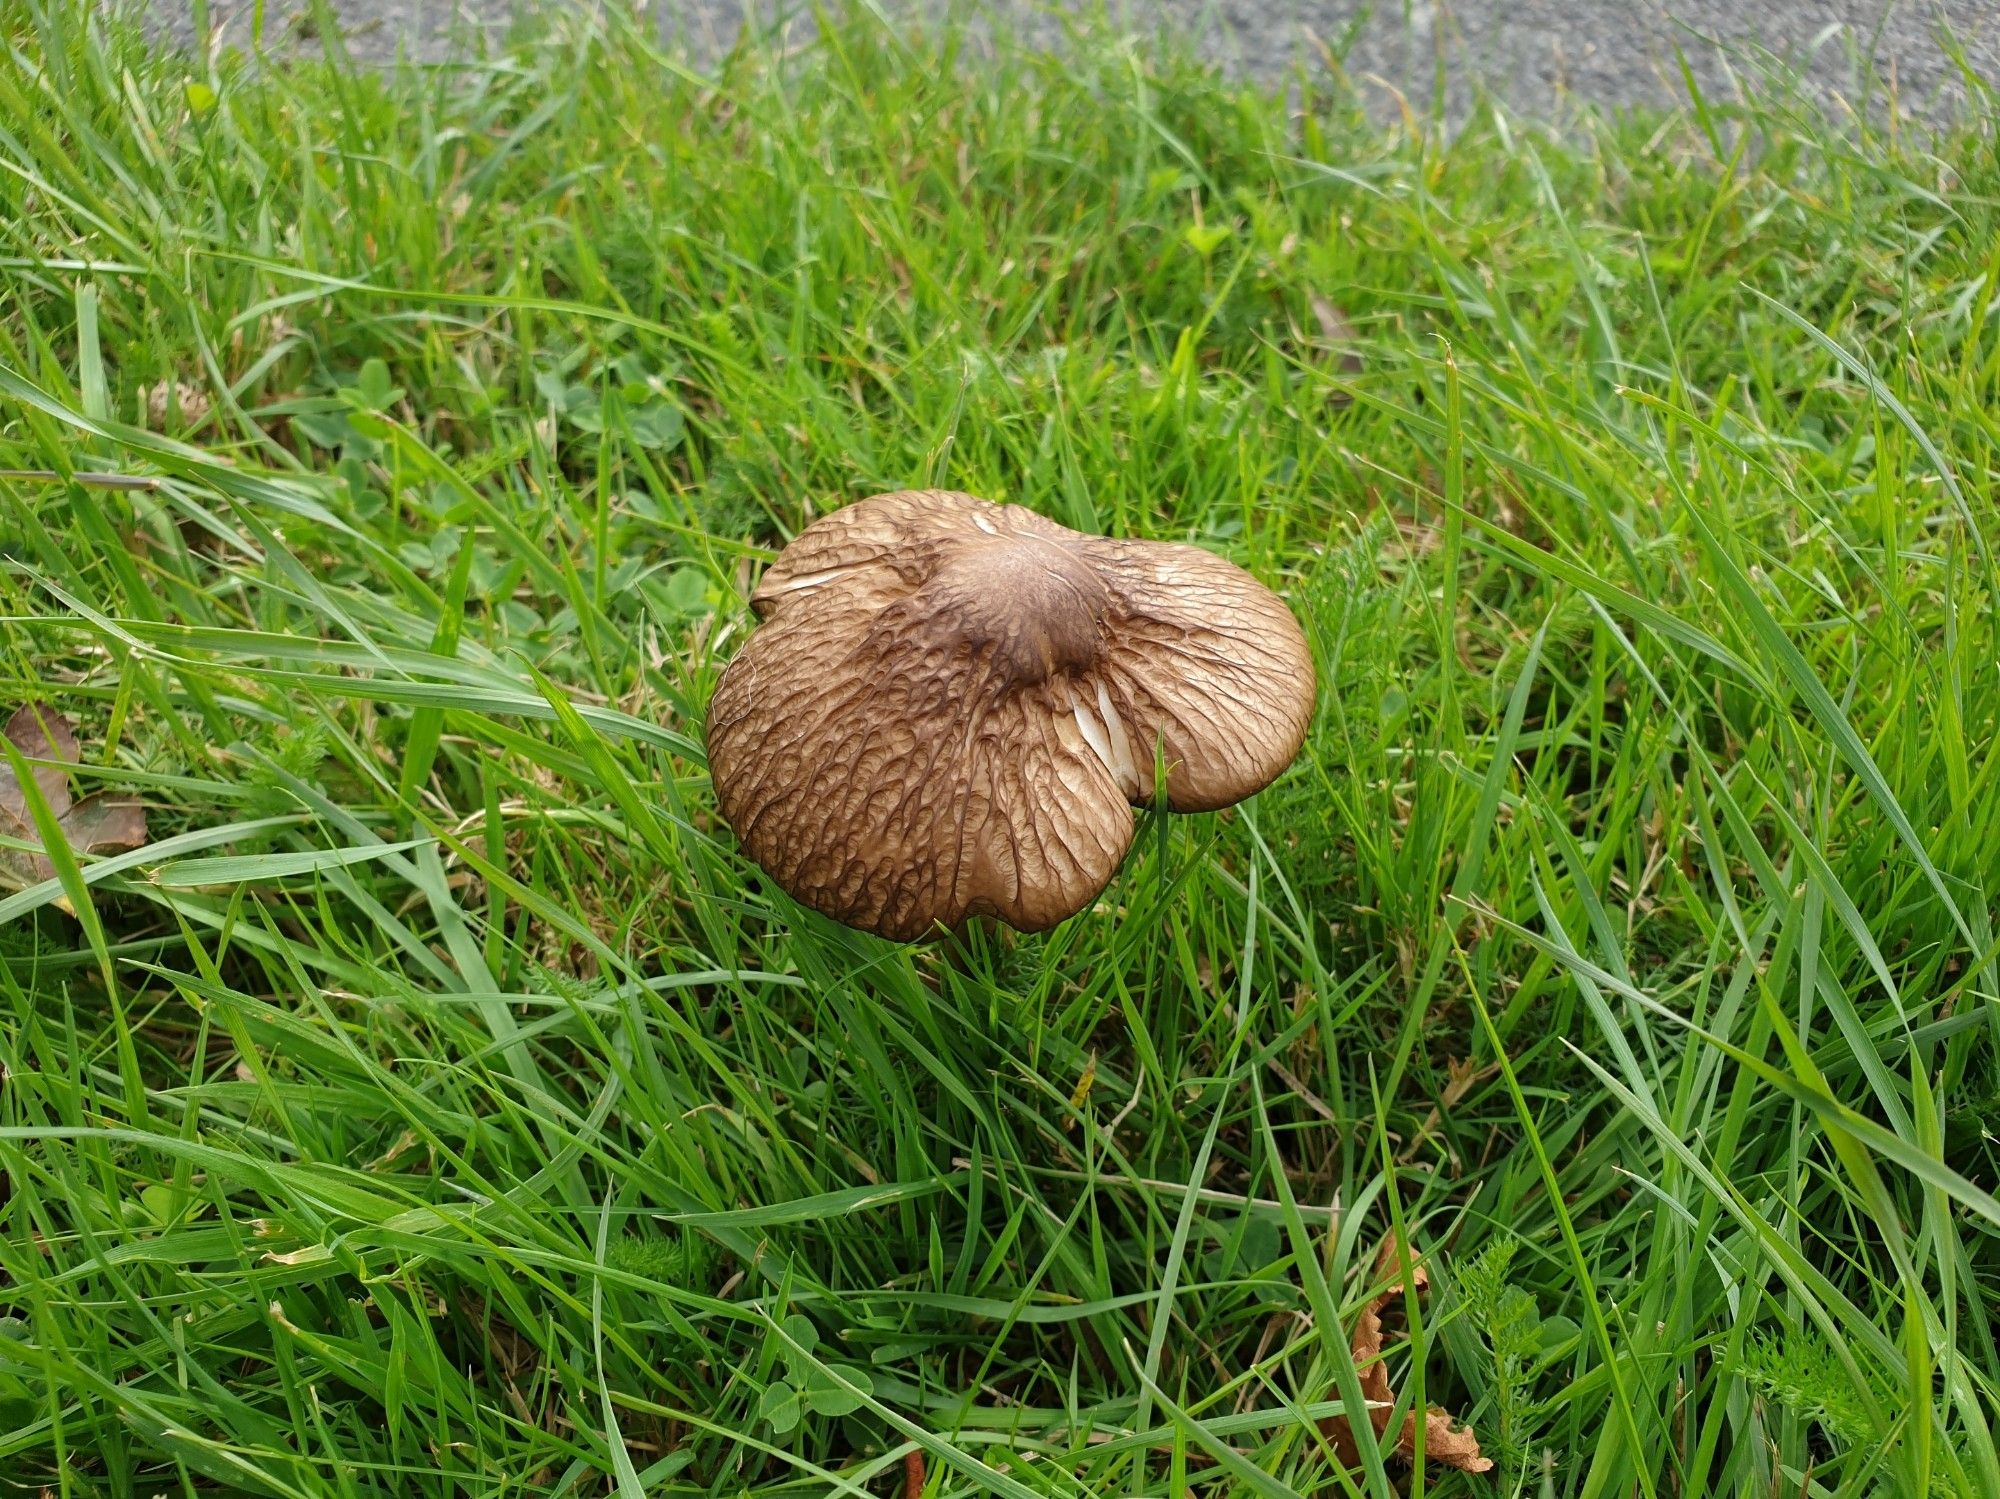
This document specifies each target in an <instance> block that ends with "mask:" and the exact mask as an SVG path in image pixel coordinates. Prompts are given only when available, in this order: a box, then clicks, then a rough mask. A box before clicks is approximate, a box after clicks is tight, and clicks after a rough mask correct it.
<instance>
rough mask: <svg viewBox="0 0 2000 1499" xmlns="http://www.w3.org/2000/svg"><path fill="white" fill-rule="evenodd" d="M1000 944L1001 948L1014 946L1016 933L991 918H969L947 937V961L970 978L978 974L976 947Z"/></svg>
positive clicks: (945, 942) (945, 945)
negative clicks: (975, 965)
mask: <svg viewBox="0 0 2000 1499" xmlns="http://www.w3.org/2000/svg"><path fill="white" fill-rule="evenodd" d="M994 943H998V944H999V945H1000V946H1001V947H1012V946H1013V945H1014V933H1013V931H1012V929H1011V928H1009V927H1008V926H1007V924H1006V923H1005V922H1002V921H996V920H995V919H994V918H993V917H991V916H968V917H966V918H965V919H964V920H963V921H961V922H960V923H959V924H958V925H957V926H955V927H953V928H952V929H951V930H950V932H949V933H948V934H947V935H946V937H945V939H944V943H943V947H944V953H945V957H946V959H947V960H948V961H949V962H950V963H951V966H952V967H953V968H955V969H957V970H958V971H959V972H960V973H963V974H966V975H968V976H970V975H973V974H976V973H977V972H978V970H977V969H975V968H974V967H973V964H972V959H973V950H974V947H975V945H976V946H978V947H980V948H987V947H989V946H990V945H991V944H994Z"/></svg>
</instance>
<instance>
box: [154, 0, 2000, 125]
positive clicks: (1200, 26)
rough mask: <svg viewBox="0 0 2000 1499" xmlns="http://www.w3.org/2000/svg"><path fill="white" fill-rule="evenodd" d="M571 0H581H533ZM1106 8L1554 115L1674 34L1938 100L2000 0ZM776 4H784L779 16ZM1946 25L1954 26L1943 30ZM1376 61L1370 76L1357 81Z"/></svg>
mask: <svg viewBox="0 0 2000 1499" xmlns="http://www.w3.org/2000/svg"><path fill="white" fill-rule="evenodd" d="M128 3H130V0H128ZM138 3H140V4H141V5H142V6H144V8H145V9H146V10H147V12H148V14H149V15H150V16H151V18H152V19H153V20H154V21H155V22H157V23H162V24H164V25H165V26H166V27H167V28H168V29H169V30H171V31H173V32H174V33H176V34H177V35H178V36H180V37H182V38H183V39H192V37H193V32H194V25H193V19H192V16H193V8H192V4H191V0H138ZM327 3H328V5H329V8H330V9H331V11H332V13H333V15H334V16H335V17H336V18H337V23H338V24H339V25H340V27H341V28H342V31H343V33H344V35H345V36H346V37H347V39H348V42H349V45H350V47H351V48H352V50H353V52H354V54H355V55H356V56H357V57H362V58H369V59H382V58H388V57H393V56H395V55H397V53H398V52H399V51H407V52H408V53H409V54H410V55H413V56H415V57H418V58H422V59H426V60H430V59H438V58H443V57H447V56H450V55H451V54H452V53H453V51H454V50H455V49H458V48H462V47H464V46H466V45H467V41H466V38H467V37H468V36H469V35H472V34H473V33H476V32H479V31H486V32H495V31H499V30H501V29H504V27H505V25H506V23H507V21H508V19H509V17H510V16H511V15H512V12H513V6H514V5H515V4H517V3H519V0H327ZM544 3H548V4H579V3H587V0H544ZM872 3H875V4H877V5H878V6H879V8H880V9H881V10H883V11H884V12H885V13H887V14H889V15H892V16H897V15H909V14H913V13H928V14H932V15H935V14H937V13H938V12H940V11H942V10H944V9H946V8H948V7H951V6H953V5H954V3H956V0H872ZM1063 3H1064V0H1053V6H1052V4H1051V0H970V3H961V4H960V5H959V8H961V9H963V10H966V11H967V12H968V13H971V14H975V15H978V14H999V15H1004V16H1006V17H1008V18H1009V19H1010V20H1011V21H1013V22H1014V23H1015V24H1017V25H1021V26H1025V28H1026V29H1027V31H1028V32H1029V33H1030V34H1031V35H1033V36H1036V37H1038V38H1047V39H1051V40H1053V39H1055V38H1058V37H1059V36H1060V25H1059V23H1058V22H1057V21H1056V19H1055V18H1054V16H1053V14H1052V13H1051V12H1052V9H1060V8H1061V7H1062V5H1063ZM313 4H314V0H265V4H264V12H265V22H264V24H265V28H266V35H267V36H268V37H277V38H284V37H288V36H296V35H297V34H298V33H299V32H300V31H304V32H306V33H308V34H309V33H310V30H311V28H310V27H309V26H305V27H301V26H299V25H298V24H297V22H296V21H295V20H294V19H293V18H294V17H295V16H297V15H298V14H299V13H301V12H305V11H309V10H311V9H312V8H313ZM1109 5H1110V11H1111V14H1112V15H1113V16H1114V17H1117V18H1118V19H1119V20H1120V21H1121V22H1123V23H1124V24H1126V25H1128V26H1129V27H1130V28H1131V29H1132V30H1133V31H1135V32H1138V33H1141V34H1144V33H1146V32H1148V31H1150V30H1152V29H1153V28H1155V27H1158V26H1162V25H1166V26H1175V27H1179V28H1182V29H1184V30H1186V29H1192V30H1193V31H1194V33H1195V34H1196V35H1197V36H1199V37H1200V38H1201V40H1202V43H1203V46H1204V48H1205V49H1206V50H1207V51H1208V52H1209V54H1210V55H1211V56H1214V57H1216V58H1218V59H1219V60H1221V61H1222V62H1223V63H1225V64H1226V65H1227V66H1229V67H1231V68H1233V69H1236V70H1239V71H1241V72H1243V73H1246V74H1249V75H1251V76H1255V77H1271V76H1275V75H1277V74H1280V73H1282V72H1284V71H1285V70H1286V69H1288V68H1290V67H1291V66H1292V65H1293V64H1294V63H1295V62H1296V61H1297V60H1299V59H1300V58H1301V57H1304V58H1308V59H1317V58H1318V57H1319V56H1320V55H1321V52H1320V48H1319V46H1318V45H1317V44H1316V43H1315V41H1314V39H1315V38H1317V39H1319V41H1320V42H1324V43H1326V44H1328V45H1330V46H1332V47H1333V49H1334V50H1335V52H1337V53H1340V54H1341V55H1343V56H1344V58H1345V62H1346V67H1347V70H1348V72H1349V73H1350V74H1351V75H1353V76H1354V77H1356V78H1357V79H1361V80H1363V87H1364V88H1367V89H1372V90H1375V91H1376V92H1377V93H1378V94H1379V96H1380V100H1381V103H1382V105H1383V107H1384V108H1392V107H1394V106H1393V95H1392V94H1391V93H1390V92H1389V89H1388V88H1387V87H1385V86H1384V85H1393V86H1394V87H1395V88H1396V89H1399V90H1401V91H1402V92H1403V93H1404V94H1405V95H1406V96H1407V97H1409V98H1410V99H1411V100H1412V102H1413V103H1415V104H1417V105H1418V106H1419V107H1422V106H1424V105H1426V104H1427V103H1428V102H1429V101H1430V100H1431V99H1432V98H1433V97H1434V92H1433V91H1434V89H1435V87H1436V86H1437V80H1438V79H1439V78H1440V77H1442V79H1443V80H1444V87H1445V90H1446V95H1447V99H1448V100H1449V101H1450V108H1451V112H1452V113H1453V114H1455V115H1456V114H1459V113H1460V112H1462V110H1463V108H1464V105H1465V102H1466V100H1467V99H1468V98H1469V97H1470V96H1471V88H1470V85H1471V81H1472V80H1473V79H1475V78H1478V79H1483V80H1484V81H1485V83H1486V85H1487V86H1488V87H1490V88H1491V89H1492V90H1493V91H1494V92H1495V93H1496V94H1497V95H1498V96H1499V97H1501V98H1502V99H1504V100H1506V101H1507V102H1508V103H1510V104H1511V105H1512V106H1513V107H1514V109H1516V110H1517V111H1519V112H1522V113H1527V114H1535V115H1542V116H1548V115H1551V114H1554V113H1560V112H1561V111H1562V110H1564V109H1566V108H1569V107H1571V106H1574V105H1578V104H1583V105H1596V106H1601V107H1609V108H1616V107H1619V106H1623V105H1632V104H1657V103H1670V102H1675V101H1677V100H1678V99H1679V98H1681V97H1682V92H1681V84H1680V81H1679V73H1678V65H1677V64H1676V62H1675V60H1674V48H1675V47H1676V45H1678V46H1679V47H1681V48H1682V49H1683V50H1684V51H1685V52H1686V54H1687V56H1688V60H1689V63H1690V65H1691V66H1692V68H1693V71H1694V73H1695V75H1696V77H1697V78H1698V79H1699V80H1700V81H1701V84H1702V86H1703V88H1704V90H1706V91H1709V92H1711V93H1720V94H1722V95H1724V96H1729V95H1733V94H1734V93H1735V92H1736V91H1737V90H1738V89H1739V88H1751V87H1759V86H1761V85H1760V84H1758V83H1756V82H1755V81H1754V80H1756V79H1758V78H1759V77H1761V76H1763V75H1764V74H1765V73H1766V71H1767V70H1768V68H1769V66H1770V65H1771V63H1772V62H1774V61H1775V62H1777V63H1778V64H1780V65H1781V66H1782V67H1784V68H1788V69H1796V71H1797V73H1798V74H1799V76H1800V77H1801V78H1802V79H1803V80H1804V81H1805V83H1806V85H1807V87H1808V88H1809V89H1810V90H1811V92H1812V93H1813V94H1815V95H1816V96H1817V97H1818V98H1819V99H1821V100H1822V101H1823V102H1824V103H1826V104H1828V105H1829V106H1830V107H1832V108H1833V109H1835V110H1836V111H1839V110H1841V109H1843V108H1846V107H1848V106H1850V105H1851V104H1852V103H1853V102H1854V101H1855V100H1856V99H1857V98H1858V96H1859V92H1858V87H1857V80H1858V79H1860V78H1861V77H1863V76H1864V75H1872V76H1875V77H1878V78H1882V79H1886V80H1889V81H1890V82H1891V83H1892V84H1893V87H1894V89H1895V93H1896V97H1897V98H1898V100H1899V101H1900V102H1901V104H1902V105H1903V106H1904V107H1905V108H1906V109H1908V110H1910V111H1911V112H1913V113H1916V114H1919V115H1923V116H1929V117H1933V118H1935V117H1938V116H1939V115H1941V114H1943V113H1947V112H1950V111H1952V110H1955V109H1957V108H1959V107H1961V106H1962V105H1963V103H1964V101H1965V98H1966V95H1967V92H1968V90H1967V85H1966V82H1965V78H1964V75H1963V72H1962V70H1961V65H1960V63H1959V62H1958V61H1957V60H1955V59H1954V57H1953V56H1952V48H1953V46H1958V47H1962V48H1963V55H1964V58H1965V60H1966V62H1967V63H1969V64H1970V66H1971V67H1972V69H1973V70H1974V72H1975V73H1976V74H1977V75H1978V76H1979V77H1981V78H1983V79H1985V80H1987V81H1988V82H1989V83H1995V84H2000V0H1152V3H1146V0H1109ZM254 7H255V0H209V7H208V9H209V16H210V20H211V25H212V26H213V27H215V28H216V29H217V30H219V32H220V34H221V35H222V36H223V37H224V38H226V39H228V40H232V41H238V42H241V41H245V40H247V38H248V36H249V28H250V25H251V17H252V15H253V14H254ZM750 8H751V10H752V12H753V14H754V15H755V16H756V18H757V19H756V21H755V23H754V24H757V25H759V26H760V27H764V28H771V27H781V26H787V25H789V26H791V27H794V28H798V27H801V26H802V25H804V24H805V23H803V22H801V21H799V20H798V19H796V17H797V16H798V14H799V13H800V12H802V11H804V10H805V9H806V8H807V7H806V6H805V4H804V3H803V0H752V3H751V7H750ZM653 9H654V11H655V13H656V14H658V15H659V17H660V24H661V28H662V30H663V31H664V32H666V33H667V34H668V35H670V36H672V37H674V38H676V39H677V40H678V41H680V42H681V43H683V44H685V45H686V47H687V48H688V50H689V51H690V52H691V53H693V54H694V55H695V56H696V57H697V58H699V57H701V56H703V55H713V53H714V51H715V50H716V49H717V48H719V47H721V46H724V45H726V44H727V43H728V42H729V41H730V40H731V39H732V38H733V37H734V36H735V35H736V34H737V32H738V30H739V28H740V27H741V26H742V24H743V18H744V13H745V4H744V0H654V4H653ZM787 15H789V16H791V17H792V19H790V20H787V19H786V17H787ZM1954 37H1955V39H1956V41H1955V43H1951V42H1948V40H1947V39H1948V38H1954ZM1370 75H1372V76H1373V77H1374V78H1379V79H1380V80H1382V81H1383V83H1382V84H1376V83H1374V82H1370V81H1367V80H1368V79H1369V78H1370Z"/></svg>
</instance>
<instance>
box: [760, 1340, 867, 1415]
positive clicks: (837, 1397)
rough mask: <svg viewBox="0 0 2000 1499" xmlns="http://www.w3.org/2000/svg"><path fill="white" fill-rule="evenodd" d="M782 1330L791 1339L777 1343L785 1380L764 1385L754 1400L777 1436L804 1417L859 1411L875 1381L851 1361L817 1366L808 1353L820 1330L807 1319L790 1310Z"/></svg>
mask: <svg viewBox="0 0 2000 1499" xmlns="http://www.w3.org/2000/svg"><path fill="white" fill-rule="evenodd" d="M784 1330H785V1337H786V1338H788V1339H789V1340H790V1341H789V1342H781V1343H780V1344H779V1356H780V1357H781V1358H783V1360H784V1362H785V1378H783V1379H776V1380H773V1381H772V1382H771V1383H770V1384H769V1385H767V1386H766V1387H765V1389H764V1394H763V1398H762V1399H760V1400H759V1401H758V1402H757V1414H758V1415H759V1416H760V1417H762V1418H763V1419H764V1420H766V1421H769V1422H770V1423H771V1430H772V1431H774V1432H776V1433H777V1434H778V1435H779V1436H783V1435H784V1434H785V1433H786V1432H788V1431H790V1430H791V1429H792V1428H793V1427H795V1426H797V1425H798V1424H799V1422H800V1420H802V1419H803V1418H804V1417H806V1416H808V1415H814V1416H847V1415H852V1414H853V1413H854V1412H855V1411H858V1410H860V1409H861V1403H862V1401H863V1399H864V1398H865V1397H867V1396H869V1395H872V1394H874V1393H875V1383H874V1381H873V1380H871V1379H870V1378H869V1377H868V1372H867V1371H866V1370H865V1369H858V1368H856V1367H855V1366H854V1365H852V1364H831V1365H822V1364H820V1363H818V1362H817V1361H815V1360H814V1359H813V1358H812V1357H811V1354H812V1351H813V1350H814V1349H815V1348H817V1347H818V1346H819V1329H818V1328H816V1327H814V1326H813V1325H812V1323H811V1322H810V1321H808V1320H807V1319H806V1318H804V1317H802V1316H800V1315H799V1314H798V1313H796V1312H794V1313H793V1314H792V1315H791V1316H789V1317H787V1318H785V1322H784ZM794 1345H796V1346H794ZM850 1387H851V1388H850Z"/></svg>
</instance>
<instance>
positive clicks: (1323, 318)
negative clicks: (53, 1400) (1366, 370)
mask: <svg viewBox="0 0 2000 1499" xmlns="http://www.w3.org/2000/svg"><path fill="white" fill-rule="evenodd" d="M1306 300H1307V301H1308V302H1309V303H1311V304H1312V311H1313V321H1314V322H1316V323H1318V324H1319V335H1320V337H1321V338H1323V339H1325V340H1326V342H1327V344H1328V345H1329V346H1330V347H1331V348H1333V349H1334V350H1336V351H1337V352H1338V355H1339V358H1338V360H1337V361H1336V363H1337V365H1338V367H1339V369H1340V372H1341V373H1342V374H1343V375H1358V374H1360V373H1361V354H1360V352H1359V351H1358V350H1357V349H1356V348H1355V347H1354V345H1355V344H1356V343H1357V342H1358V341H1359V338H1360V335H1358V334H1357V333H1356V332H1355V331H1354V324H1352V323H1350V322H1349V321H1348V320H1347V314H1346V313H1344V312H1342V311H1341V310H1340V309H1339V308H1338V307H1336V306H1334V305H1333V303H1331V302H1329V301H1327V299H1326V298H1325V297H1322V296H1321V295H1320V294H1319V293H1318V292H1309V293H1307V295H1306Z"/></svg>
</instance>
